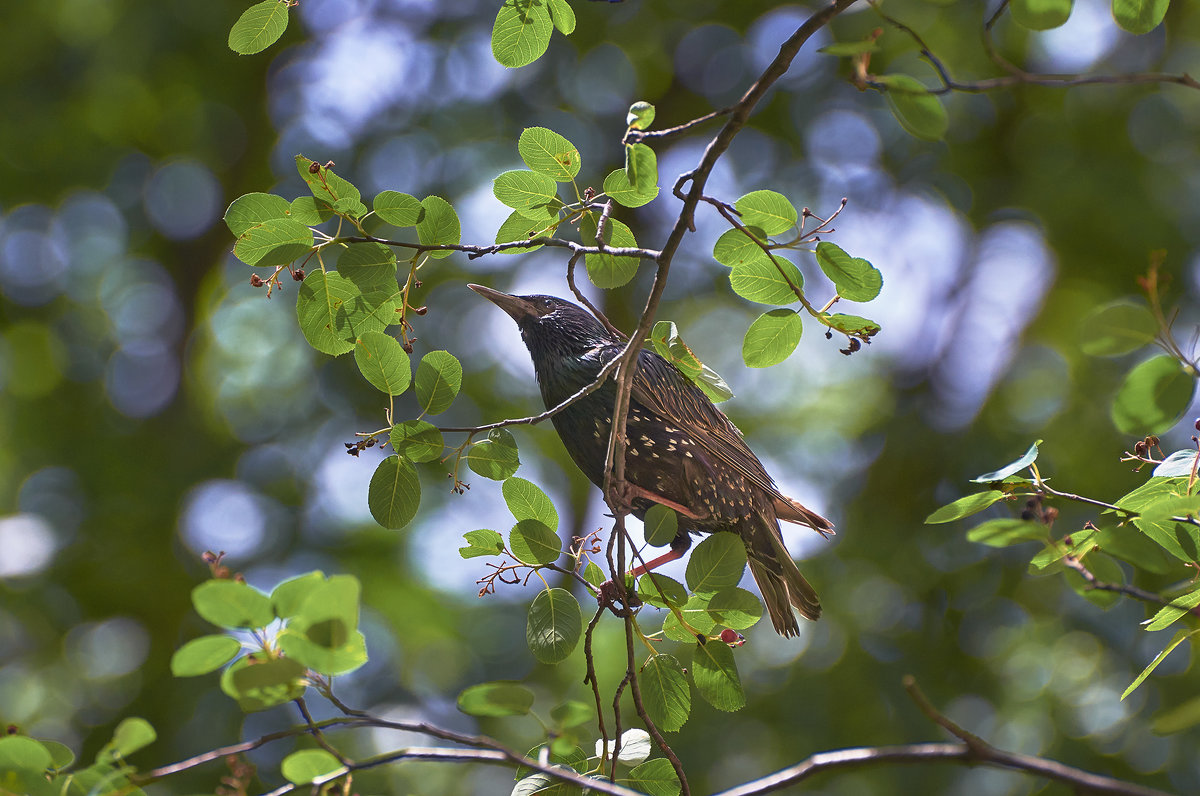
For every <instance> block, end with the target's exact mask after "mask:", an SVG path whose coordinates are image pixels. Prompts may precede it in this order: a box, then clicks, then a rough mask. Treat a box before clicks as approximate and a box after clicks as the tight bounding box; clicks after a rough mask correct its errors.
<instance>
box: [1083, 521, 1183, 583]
mask: <svg viewBox="0 0 1200 796" xmlns="http://www.w3.org/2000/svg"><path fill="white" fill-rule="evenodd" d="M1096 546H1097V547H1099V548H1100V549H1101V550H1103V551H1104V552H1106V553H1108V554H1109V555H1110V556H1113V557H1114V558H1119V559H1121V560H1122V561H1128V562H1129V563H1130V564H1133V565H1134V566H1135V567H1137V568H1138V569H1144V570H1146V571H1147V572H1153V573H1154V574H1156V575H1168V574H1170V573H1172V572H1175V571H1177V570H1178V564H1177V563H1176V562H1174V561H1172V560H1171V559H1170V558H1168V555H1167V553H1166V551H1165V550H1163V548H1162V545H1159V544H1157V543H1156V542H1154V541H1153V540H1151V539H1150V537H1149V536H1147V535H1146V534H1145V533H1143V532H1142V531H1141V530H1140V529H1139V528H1137V527H1136V526H1134V527H1132V528H1131V527H1129V526H1128V525H1124V526H1120V527H1108V528H1101V529H1100V532H1099V533H1098V534H1096ZM1180 552H1182V550H1181V551H1180Z"/></svg>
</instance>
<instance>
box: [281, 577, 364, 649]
mask: <svg viewBox="0 0 1200 796" xmlns="http://www.w3.org/2000/svg"><path fill="white" fill-rule="evenodd" d="M317 574H319V573H317ZM307 587H308V588H307V590H306V592H305V593H304V594H303V595H301V599H300V603H299V605H298V606H296V610H295V611H294V614H293V616H292V618H291V619H292V621H291V622H289V623H288V627H289V628H302V629H304V630H307V629H308V628H309V627H310V626H312V625H315V624H318V623H320V622H322V621H324V620H326V619H337V620H338V621H339V622H340V623H341V624H342V625H343V628H344V632H343V633H342V637H341V638H317V637H316V636H314V638H315V639H316V640H317V641H319V642H320V643H323V644H326V645H327V646H328V645H335V644H341V643H343V642H344V641H345V639H346V636H347V634H348V633H349V631H351V630H353V629H354V628H356V627H358V606H359V601H360V598H361V596H362V584H360V583H359V581H358V578H356V577H354V576H353V575H331V576H330V577H329V578H323V577H318V578H316V579H314V580H311V581H309V582H308V583H307Z"/></svg>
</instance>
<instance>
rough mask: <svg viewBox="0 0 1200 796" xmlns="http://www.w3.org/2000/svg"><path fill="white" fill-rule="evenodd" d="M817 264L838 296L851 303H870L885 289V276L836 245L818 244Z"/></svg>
mask: <svg viewBox="0 0 1200 796" xmlns="http://www.w3.org/2000/svg"><path fill="white" fill-rule="evenodd" d="M817 264H818V265H820V266H821V270H822V271H823V272H824V273H825V276H827V277H829V280H830V281H831V282H833V286H834V287H835V288H837V292H838V295H839V296H841V297H842V298H844V299H848V300H849V301H870V300H871V299H873V298H875V297H876V296H878V295H879V291H880V290H882V289H883V274H881V273H879V269H878V268H876V267H875V266H873V265H871V264H870V263H869V262H867V261H866V260H864V259H862V258H861V257H851V256H850V255H848V254H846V252H844V251H842V248H841V247H840V246H838V245H837V244H836V243H829V242H828V241H821V242H820V243H818V244H817Z"/></svg>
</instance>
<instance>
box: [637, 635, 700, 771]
mask: <svg viewBox="0 0 1200 796" xmlns="http://www.w3.org/2000/svg"><path fill="white" fill-rule="evenodd" d="M638 677H639V682H640V685H641V689H642V702H643V703H644V704H645V706H646V712H647V713H648V714H650V718H651V719H652V720H653V721H654V723H655V724H657V725H658V728H659V729H660V730H663V731H665V732H675V731H676V730H678V729H679V728H680V727H682V726H683V725H684V723H685V722H686V721H687V719H688V714H689V713H691V710H692V691H691V688H690V687H689V686H688V681H687V677H686V676H685V675H684V673H683V667H682V666H681V665H680V663H679V661H677V660H676V659H675V657H674V656H673V655H652V656H651V657H650V660H648V661H646V665H645V666H643V667H642V671H641V673H640V674H639V675H638ZM673 773H674V772H672V774H673Z"/></svg>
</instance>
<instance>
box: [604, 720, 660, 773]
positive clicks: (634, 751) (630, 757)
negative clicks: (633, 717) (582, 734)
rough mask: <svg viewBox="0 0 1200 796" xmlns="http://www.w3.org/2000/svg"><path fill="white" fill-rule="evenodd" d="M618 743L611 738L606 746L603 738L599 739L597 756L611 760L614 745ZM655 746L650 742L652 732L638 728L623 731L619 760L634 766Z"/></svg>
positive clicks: (618, 754) (647, 755) (648, 754)
mask: <svg viewBox="0 0 1200 796" xmlns="http://www.w3.org/2000/svg"><path fill="white" fill-rule="evenodd" d="M616 745H617V742H616V741H615V740H610V741H609V742H608V745H607V746H605V744H604V740H603V739H597V740H596V757H599V758H602V759H609V760H611V759H612V753H613V747H615V746H616ZM653 748H654V747H653V745H652V744H651V743H650V733H648V732H646V731H645V730H638V729H632V730H626V731H625V732H623V733H621V748H620V750H619V751H618V752H617V760H619V761H620V762H622V763H624V764H625V765H627V766H632V765H634V764H636V763H641V762H642V761H644V760H645V759H646V758H648V757H649V756H650V752H651V751H652V750H653Z"/></svg>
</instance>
